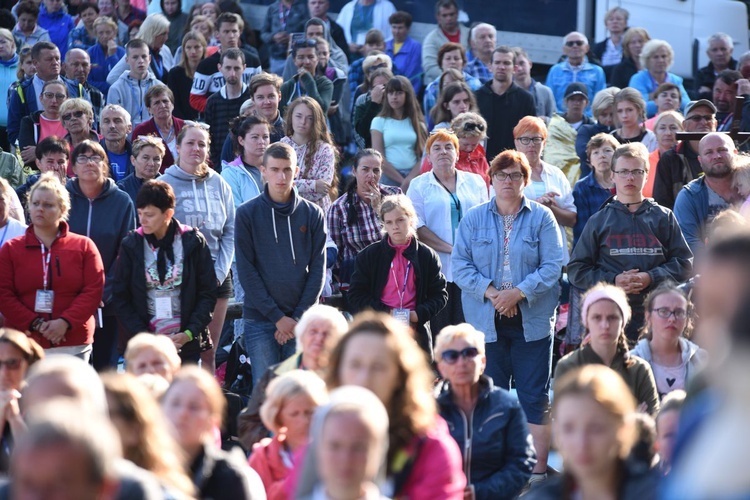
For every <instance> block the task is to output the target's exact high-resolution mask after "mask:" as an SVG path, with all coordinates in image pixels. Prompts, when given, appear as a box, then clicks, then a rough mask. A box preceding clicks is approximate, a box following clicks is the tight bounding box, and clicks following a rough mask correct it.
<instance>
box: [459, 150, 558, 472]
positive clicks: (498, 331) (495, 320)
mask: <svg viewBox="0 0 750 500" xmlns="http://www.w3.org/2000/svg"><path fill="white" fill-rule="evenodd" d="M489 174H490V177H491V179H492V186H493V188H494V190H495V193H496V196H495V198H493V199H491V200H490V201H489V202H488V203H485V204H482V205H479V206H476V207H474V208H472V209H471V210H470V211H469V212H468V213H467V214H466V215H465V216H464V218H463V219H462V220H461V224H459V226H458V231H457V234H456V239H455V244H454V246H453V254H452V256H451V259H452V264H453V279H454V281H455V283H456V284H457V285H458V286H459V287H460V288H461V292H462V296H461V301H462V304H463V309H464V316H465V317H466V321H467V322H468V323H470V324H472V325H474V326H475V327H476V328H477V329H478V330H480V331H481V332H482V333H484V335H485V338H486V351H487V369H486V373H487V375H488V376H490V377H491V378H492V379H493V380H494V381H495V384H496V385H497V386H498V387H502V388H504V389H506V390H509V389H510V381H511V378H513V379H515V382H516V388H517V390H518V399H519V401H520V403H521V407H522V408H523V410H524V412H525V413H526V417H527V419H528V423H529V429H530V430H531V434H532V436H533V438H534V447H535V448H536V450H537V455H538V458H539V461H538V463H537V465H536V466H535V467H534V473H535V474H539V475H541V477H543V475H544V474H545V473H546V470H547V452H548V450H549V437H550V436H549V385H550V372H551V366H552V333H553V331H554V327H555V308H556V307H557V302H558V296H559V287H558V280H559V277H560V273H561V270H562V260H563V246H562V239H561V236H560V233H559V231H558V230H557V223H556V222H555V217H554V215H553V214H552V211H551V210H550V209H548V208H547V207H545V206H543V205H540V204H538V203H536V202H534V201H531V200H528V199H527V198H526V197H524V195H523V190H524V188H525V187H526V185H527V184H528V183H529V181H530V179H531V168H530V167H529V163H528V161H527V160H526V156H525V155H523V154H522V153H519V152H517V151H512V150H508V151H503V152H502V153H500V154H499V155H497V156H496V157H495V158H494V159H493V160H492V163H491V164H490V172H489ZM537 478H539V476H536V477H535V478H534V479H537Z"/></svg>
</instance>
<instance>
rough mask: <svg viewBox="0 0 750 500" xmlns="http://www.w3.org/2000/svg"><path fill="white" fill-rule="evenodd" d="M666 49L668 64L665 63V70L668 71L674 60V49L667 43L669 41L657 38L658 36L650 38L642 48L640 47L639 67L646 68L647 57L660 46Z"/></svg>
mask: <svg viewBox="0 0 750 500" xmlns="http://www.w3.org/2000/svg"><path fill="white" fill-rule="evenodd" d="M662 47H663V48H665V49H667V54H668V56H669V64H668V65H667V71H669V68H671V67H672V63H673V62H674V50H672V46H671V45H669V42H668V41H666V40H659V39H658V38H652V39H651V40H649V41H648V42H646V44H645V45H644V46H643V49H641V67H642V68H648V65H647V63H648V60H649V58H650V57H651V56H652V55H654V52H656V51H657V50H659V49H661V48H662Z"/></svg>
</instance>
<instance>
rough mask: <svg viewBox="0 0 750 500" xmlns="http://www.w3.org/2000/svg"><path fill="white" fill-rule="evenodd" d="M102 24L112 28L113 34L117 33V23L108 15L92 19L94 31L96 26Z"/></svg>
mask: <svg viewBox="0 0 750 500" xmlns="http://www.w3.org/2000/svg"><path fill="white" fill-rule="evenodd" d="M103 24H104V25H107V26H109V27H110V28H112V29H113V30H114V32H115V34H117V23H116V22H115V20H114V19H112V18H111V17H108V16H100V17H97V18H96V19H94V32H96V28H98V27H99V26H101V25H103Z"/></svg>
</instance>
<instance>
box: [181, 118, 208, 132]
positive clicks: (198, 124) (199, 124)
mask: <svg viewBox="0 0 750 500" xmlns="http://www.w3.org/2000/svg"><path fill="white" fill-rule="evenodd" d="M183 123H184V125H183V126H182V128H185V127H197V128H200V129H203V130H208V129H210V128H211V125H209V124H208V123H203V122H194V121H193V120H185V121H184V122H183Z"/></svg>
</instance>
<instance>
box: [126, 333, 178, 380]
mask: <svg viewBox="0 0 750 500" xmlns="http://www.w3.org/2000/svg"><path fill="white" fill-rule="evenodd" d="M148 350H151V351H155V352H158V353H159V354H161V355H163V356H164V357H165V358H166V359H167V362H168V363H169V365H170V368H171V369H172V371H173V372H174V371H176V370H177V369H179V368H180V365H181V364H182V360H181V359H180V356H179V354H177V348H176V347H175V346H174V342H172V341H171V340H169V339H168V338H167V337H166V336H163V335H154V334H153V333H148V332H144V333H139V334H138V335H136V336H134V337H133V338H132V339H130V340H129V341H128V345H127V347H126V348H125V369H126V370H127V371H128V372H130V371H131V369H130V367H131V365H132V363H133V362H134V361H135V358H137V357H138V356H139V355H140V354H141V353H142V352H144V351H148Z"/></svg>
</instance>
